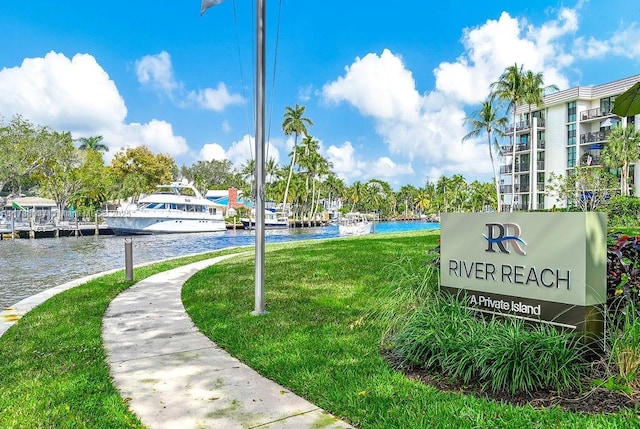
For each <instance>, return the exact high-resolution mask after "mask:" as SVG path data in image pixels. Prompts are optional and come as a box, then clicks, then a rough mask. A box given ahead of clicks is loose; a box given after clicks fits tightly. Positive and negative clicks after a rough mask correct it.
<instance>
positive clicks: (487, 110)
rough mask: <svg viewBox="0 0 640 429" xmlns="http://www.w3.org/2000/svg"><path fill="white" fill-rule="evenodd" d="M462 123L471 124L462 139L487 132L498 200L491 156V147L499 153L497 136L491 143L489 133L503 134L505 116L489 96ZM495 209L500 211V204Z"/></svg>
mask: <svg viewBox="0 0 640 429" xmlns="http://www.w3.org/2000/svg"><path fill="white" fill-rule="evenodd" d="M464 123H465V124H469V125H471V131H470V132H469V133H468V134H467V135H465V136H464V137H463V138H462V141H463V142H464V141H466V140H469V139H470V138H475V137H477V136H479V135H480V133H482V132H486V133H487V148H488V149H489V158H490V159H491V168H492V169H493V182H494V186H495V190H496V201H498V202H499V201H500V182H499V180H498V170H497V169H496V163H495V160H494V158H493V148H494V147H495V148H496V152H497V153H500V147H499V145H498V140H497V138H495V137H494V140H493V143H492V142H491V133H495V134H496V135H497V136H503V135H504V129H505V128H506V126H507V118H506V117H504V116H500V114H499V110H498V108H497V107H496V106H495V103H494V100H493V98H492V97H489V98H488V99H487V100H485V101H484V102H483V103H482V107H481V108H480V110H479V111H476V112H474V113H473V114H472V115H471V116H469V117H466V118H464ZM497 211H498V212H500V211H501V204H497Z"/></svg>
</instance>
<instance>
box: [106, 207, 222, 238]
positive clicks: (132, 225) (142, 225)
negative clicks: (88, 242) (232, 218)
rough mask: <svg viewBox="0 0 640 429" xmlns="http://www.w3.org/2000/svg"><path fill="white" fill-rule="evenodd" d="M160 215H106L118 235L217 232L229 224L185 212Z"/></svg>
mask: <svg viewBox="0 0 640 429" xmlns="http://www.w3.org/2000/svg"><path fill="white" fill-rule="evenodd" d="M176 214H177V215H178V216H176V215H173V216H172V215H171V213H167V215H166V216H159V214H158V213H155V212H154V213H149V214H148V216H144V213H141V212H130V213H126V212H125V213H122V214H121V215H120V214H114V215H105V216H104V219H105V221H106V222H107V225H109V227H110V228H111V230H112V231H113V233H114V234H116V235H130V234H179V233H191V232H216V231H226V229H227V226H226V224H225V222H224V219H222V218H208V217H202V216H199V217H196V216H194V217H185V216H184V213H176Z"/></svg>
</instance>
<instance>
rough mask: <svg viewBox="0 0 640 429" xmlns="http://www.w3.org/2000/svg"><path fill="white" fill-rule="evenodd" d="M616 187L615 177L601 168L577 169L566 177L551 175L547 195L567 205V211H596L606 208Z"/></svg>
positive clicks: (546, 187) (546, 188)
mask: <svg viewBox="0 0 640 429" xmlns="http://www.w3.org/2000/svg"><path fill="white" fill-rule="evenodd" d="M614 187H615V177H614V176H613V175H612V174H611V173H609V172H608V171H607V170H605V169H603V168H600V167H575V168H574V169H573V170H570V171H568V172H567V174H566V175H557V174H554V173H551V174H549V179H548V182H547V185H546V186H545V193H546V194H547V195H548V196H550V197H555V198H556V200H557V201H558V202H563V203H566V205H567V209H569V208H570V207H574V208H576V209H578V210H580V211H585V212H588V211H596V210H599V209H601V208H602V207H604V206H605V205H606V203H607V201H608V199H609V198H610V197H611V195H612V193H613V190H614Z"/></svg>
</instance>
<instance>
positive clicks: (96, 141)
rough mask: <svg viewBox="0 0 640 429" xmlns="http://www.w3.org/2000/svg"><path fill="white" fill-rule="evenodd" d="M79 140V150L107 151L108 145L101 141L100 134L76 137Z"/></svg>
mask: <svg viewBox="0 0 640 429" xmlns="http://www.w3.org/2000/svg"><path fill="white" fill-rule="evenodd" d="M78 141H79V142H81V144H80V146H78V149H80V150H93V151H96V152H103V151H104V152H109V146H107V145H106V144H104V143H102V136H93V137H80V138H79V139H78Z"/></svg>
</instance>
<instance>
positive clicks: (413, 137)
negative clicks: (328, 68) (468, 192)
mask: <svg viewBox="0 0 640 429" xmlns="http://www.w3.org/2000/svg"><path fill="white" fill-rule="evenodd" d="M323 93H324V96H325V98H326V99H327V100H328V101H333V102H338V101H347V102H349V103H350V104H352V105H354V106H356V107H357V108H358V110H359V111H360V112H362V113H363V114H364V115H367V116H370V117H372V118H373V119H374V120H375V124H376V125H375V127H376V132H377V133H378V134H379V135H380V136H381V137H382V139H383V141H384V142H385V143H386V145H387V146H388V148H389V151H390V152H391V153H392V154H394V155H396V156H399V157H402V158H405V159H408V160H410V161H412V160H417V161H419V162H420V163H421V164H423V165H424V166H425V167H423V168H422V169H423V170H426V169H429V168H431V167H432V166H434V165H437V166H438V168H440V169H441V170H442V171H443V172H447V173H448V174H455V173H463V174H465V173H466V174H477V172H478V171H488V170H489V169H490V167H488V166H487V163H488V160H487V161H484V158H485V156H484V154H483V149H482V146H480V145H478V144H477V142H468V143H465V145H464V147H463V146H462V143H461V140H462V137H463V136H464V134H465V132H464V129H463V126H462V120H463V118H464V116H465V114H464V112H463V111H462V109H461V108H460V107H459V106H458V104H457V103H456V100H455V99H452V98H451V97H446V96H444V95H443V94H442V93H440V92H432V93H430V94H426V95H420V94H419V93H418V91H417V89H416V87H415V81H414V79H413V77H412V75H411V73H410V72H409V71H408V70H407V69H406V68H405V67H404V64H403V63H402V61H401V59H400V58H399V57H397V56H395V55H394V54H393V53H391V52H390V51H388V50H385V51H383V53H382V55H380V56H377V55H375V54H369V55H367V56H366V57H365V58H364V59H359V58H358V59H356V61H355V62H354V64H353V65H352V66H350V67H347V68H346V74H345V76H343V77H340V78H338V79H337V80H335V81H334V82H331V83H329V84H327V85H325V87H324V90H323ZM327 153H328V154H329V155H330V157H329V160H330V161H332V162H333V165H334V169H335V170H336V172H337V173H338V174H339V175H340V177H342V178H349V179H353V178H361V177H364V175H365V174H366V175H368V178H371V177H378V176H380V175H382V174H385V173H386V172H387V171H393V170H380V169H379V168H380V167H381V165H380V164H381V163H382V165H384V162H387V164H388V163H389V162H393V161H391V159H389V158H388V161H387V160H385V161H381V160H375V161H371V160H357V159H356V158H355V157H356V155H355V153H354V150H353V146H352V145H351V143H349V142H347V143H345V144H344V145H342V146H341V147H336V146H332V147H330V148H329V149H328V150H327ZM394 166H395V167H394V168H398V174H399V175H402V174H410V173H411V172H412V171H413V170H412V169H413V168H415V167H414V166H411V164H401V163H397V164H396V163H395V162H394ZM400 166H402V168H400Z"/></svg>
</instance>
